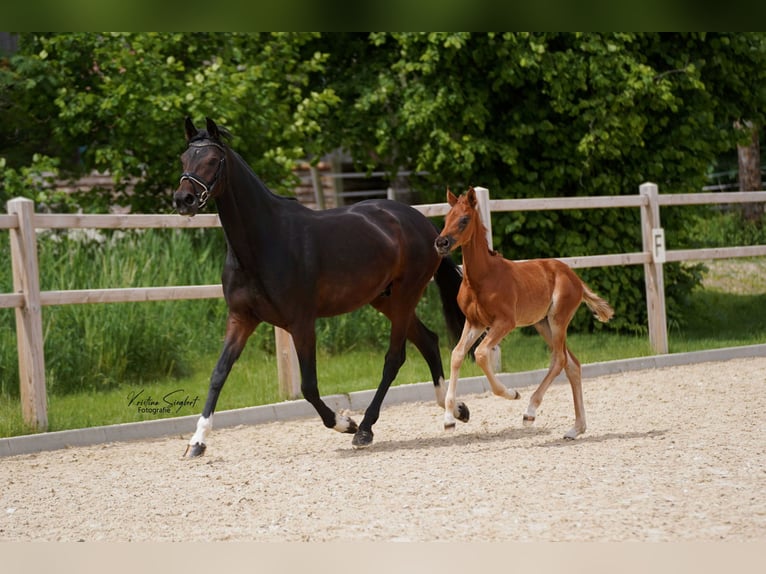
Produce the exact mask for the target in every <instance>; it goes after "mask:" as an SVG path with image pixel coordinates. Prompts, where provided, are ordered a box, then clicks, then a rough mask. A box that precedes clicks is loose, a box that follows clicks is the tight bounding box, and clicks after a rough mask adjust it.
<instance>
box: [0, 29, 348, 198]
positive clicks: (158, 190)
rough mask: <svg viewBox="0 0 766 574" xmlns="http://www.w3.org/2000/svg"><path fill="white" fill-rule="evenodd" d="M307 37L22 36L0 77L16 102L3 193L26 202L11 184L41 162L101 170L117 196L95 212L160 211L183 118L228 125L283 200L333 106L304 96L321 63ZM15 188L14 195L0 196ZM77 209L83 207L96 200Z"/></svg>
mask: <svg viewBox="0 0 766 574" xmlns="http://www.w3.org/2000/svg"><path fill="white" fill-rule="evenodd" d="M312 37H313V35H311V34H302V33H284V34H277V33H273V34H272V33H258V34H237V33H232V34H214V33H198V34H196V33H195V34H193V33H178V34H153V33H131V34H116V33H114V34H92V33H74V34H25V35H22V37H21V42H20V46H21V50H20V53H19V54H18V55H16V56H15V57H14V58H13V59H12V60H11V68H10V69H6V70H5V74H4V76H2V80H0V81H2V83H3V84H4V86H5V87H6V88H7V89H8V93H11V95H10V98H9V99H8V100H9V101H12V102H14V103H13V105H8V101H6V102H4V103H5V106H2V107H3V112H2V113H3V114H4V116H5V117H4V118H3V119H8V120H11V121H4V122H3V127H1V128H0V129H1V130H2V133H1V135H0V156H3V157H5V170H6V172H7V173H6V174H4V175H6V176H7V177H6V178H5V181H6V185H5V187H6V189H5V195H6V196H7V195H9V194H10V192H11V191H12V192H13V193H14V194H18V193H24V192H25V190H24V189H20V187H21V186H22V184H28V183H29V182H28V181H19V179H20V178H19V177H18V174H19V171H20V170H23V168H24V167H25V166H26V165H28V164H29V163H31V162H33V161H34V158H35V157H37V161H40V159H41V156H43V155H45V156H50V157H52V158H55V161H54V162H53V163H54V164H56V165H57V166H58V168H59V169H60V170H61V173H62V175H63V176H69V175H71V176H77V175H79V174H81V173H88V172H90V171H91V170H98V171H102V172H104V171H105V172H109V173H110V174H111V175H112V176H113V178H114V181H115V185H116V194H115V193H112V192H111V191H109V194H108V196H105V197H101V198H99V199H101V207H102V208H105V207H106V206H107V205H109V204H113V203H119V204H123V205H130V206H131V207H132V208H133V210H134V211H156V210H158V209H163V207H161V206H166V207H164V209H167V208H169V194H168V191H169V190H170V189H171V188H172V187H173V186H175V185H176V183H177V178H178V175H179V173H178V156H179V154H180V153H181V151H183V146H184V141H183V128H182V125H183V119H184V117H185V116H186V115H191V116H193V117H194V118H195V119H196V120H201V119H203V118H204V117H205V116H211V117H212V118H213V119H215V120H216V122H219V123H220V124H221V125H224V126H226V125H229V126H231V127H232V131H233V134H234V141H233V143H234V145H235V147H236V148H237V150H238V151H240V153H241V154H242V155H243V156H244V157H245V158H246V159H247V160H248V162H249V163H250V164H251V165H252V166H253V167H254V168H255V169H256V171H257V172H258V173H259V174H260V175H261V176H262V177H263V178H264V179H265V180H267V181H269V182H270V184H271V185H272V186H273V187H274V189H275V190H277V191H281V192H289V191H290V190H292V189H293V188H294V187H295V176H294V175H293V172H292V168H293V165H294V162H295V161H296V160H298V159H300V158H302V157H304V156H306V154H307V153H310V152H311V151H312V148H311V144H312V140H313V139H314V135H315V134H316V133H317V132H318V130H319V129H320V124H319V122H318V120H319V119H320V118H321V117H322V116H323V115H324V114H325V113H326V112H327V110H328V108H329V107H331V106H333V105H335V104H336V103H337V101H338V100H337V97H335V95H334V94H333V92H332V90H331V89H329V88H325V89H319V90H318V91H312V90H310V89H309V88H308V83H309V78H310V77H311V74H314V73H317V72H320V71H321V70H322V66H323V64H324V59H325V56H324V55H322V54H319V53H316V54H313V53H312V54H310V55H308V57H305V58H304V57H303V54H302V51H301V50H302V47H303V46H304V45H305V44H306V43H307V42H308V41H309V40H311V38H312ZM6 126H7V127H6ZM35 154H37V156H35ZM49 166H50V164H49ZM12 170H15V171H12ZM14 176H16V178H15V179H14ZM22 179H23V178H22ZM27 179H28V178H27ZM14 181H15V182H17V186H16V188H15V189H12V190H9V189H7V188H8V183H9V182H11V183H12V182H14ZM83 201H85V202H87V205H88V207H89V208H90V209H91V210H92V209H93V207H94V205H95V204H96V203H97V202H96V198H93V197H90V198H81V199H80V202H81V204H82V202H83Z"/></svg>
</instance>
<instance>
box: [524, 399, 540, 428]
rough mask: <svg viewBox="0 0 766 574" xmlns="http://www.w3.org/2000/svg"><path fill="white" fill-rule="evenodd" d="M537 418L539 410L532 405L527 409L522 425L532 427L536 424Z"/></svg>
mask: <svg viewBox="0 0 766 574" xmlns="http://www.w3.org/2000/svg"><path fill="white" fill-rule="evenodd" d="M536 416H537V409H536V408H535V407H533V406H532V404H531V403H530V405H529V406H528V407H527V412H526V414H525V415H524V420H523V421H522V424H523V425H524V426H525V427H529V426H532V425H533V424H534V423H535V417H536Z"/></svg>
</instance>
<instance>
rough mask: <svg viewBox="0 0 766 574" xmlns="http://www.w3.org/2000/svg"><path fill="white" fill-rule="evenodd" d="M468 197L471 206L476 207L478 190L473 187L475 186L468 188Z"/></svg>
mask: <svg viewBox="0 0 766 574" xmlns="http://www.w3.org/2000/svg"><path fill="white" fill-rule="evenodd" d="M466 199H468V205H470V206H471V207H476V203H477V202H476V190H475V189H474V188H473V186H471V187H469V188H468V192H467V193H466Z"/></svg>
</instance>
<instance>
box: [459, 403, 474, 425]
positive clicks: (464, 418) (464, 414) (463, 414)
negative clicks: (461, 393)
mask: <svg viewBox="0 0 766 574" xmlns="http://www.w3.org/2000/svg"><path fill="white" fill-rule="evenodd" d="M470 418H471V411H469V410H468V406H467V405H466V404H465V403H458V404H457V420H459V421H460V422H464V423H467V422H468V419H470Z"/></svg>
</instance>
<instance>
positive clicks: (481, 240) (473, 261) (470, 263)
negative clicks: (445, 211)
mask: <svg viewBox="0 0 766 574" xmlns="http://www.w3.org/2000/svg"><path fill="white" fill-rule="evenodd" d="M492 257H493V256H492V254H491V252H490V249H489V244H488V243H487V236H486V231H485V229H484V226H482V225H480V226H477V227H476V229H475V231H474V233H473V234H472V236H471V240H470V241H467V242H466V243H464V244H463V274H464V275H465V276H466V277H467V278H468V281H469V283H474V284H475V283H477V282H480V281H482V279H483V278H484V277H485V276H486V275H487V273H489V270H490V266H491V263H492Z"/></svg>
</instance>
